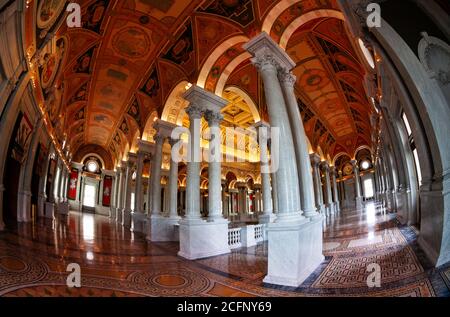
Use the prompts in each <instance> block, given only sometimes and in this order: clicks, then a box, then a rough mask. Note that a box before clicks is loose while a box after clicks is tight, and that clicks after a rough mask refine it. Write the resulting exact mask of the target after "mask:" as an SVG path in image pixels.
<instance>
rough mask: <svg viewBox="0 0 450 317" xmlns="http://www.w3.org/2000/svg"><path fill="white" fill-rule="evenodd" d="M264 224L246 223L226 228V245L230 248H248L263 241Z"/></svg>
mask: <svg viewBox="0 0 450 317" xmlns="http://www.w3.org/2000/svg"><path fill="white" fill-rule="evenodd" d="M264 231H265V225H263V224H259V225H248V226H244V227H239V228H230V229H228V245H229V246H230V248H231V249H237V248H240V247H244V248H248V247H252V246H255V245H257V244H258V243H261V242H264V240H265V234H264Z"/></svg>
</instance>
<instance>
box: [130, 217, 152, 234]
mask: <svg viewBox="0 0 450 317" xmlns="http://www.w3.org/2000/svg"><path fill="white" fill-rule="evenodd" d="M147 222H148V219H147V215H145V214H144V213H141V212H132V213H131V231H133V232H140V233H146V231H147Z"/></svg>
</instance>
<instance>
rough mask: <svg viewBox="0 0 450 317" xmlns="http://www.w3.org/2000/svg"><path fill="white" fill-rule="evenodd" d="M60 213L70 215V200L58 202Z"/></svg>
mask: <svg viewBox="0 0 450 317" xmlns="http://www.w3.org/2000/svg"><path fill="white" fill-rule="evenodd" d="M58 213H59V214H61V215H68V214H69V203H68V202H62V203H59V204H58Z"/></svg>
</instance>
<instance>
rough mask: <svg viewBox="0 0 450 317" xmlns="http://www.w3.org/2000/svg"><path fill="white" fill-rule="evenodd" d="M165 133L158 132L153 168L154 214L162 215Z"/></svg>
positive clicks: (155, 138)
mask: <svg viewBox="0 0 450 317" xmlns="http://www.w3.org/2000/svg"><path fill="white" fill-rule="evenodd" d="M165 139H166V138H165V137H164V136H163V135H160V134H157V135H155V136H154V140H155V155H154V157H153V166H152V167H153V168H152V208H151V214H152V216H161V212H162V210H161V163H162V150H163V145H164V141H165Z"/></svg>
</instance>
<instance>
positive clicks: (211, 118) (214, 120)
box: [205, 110, 223, 127]
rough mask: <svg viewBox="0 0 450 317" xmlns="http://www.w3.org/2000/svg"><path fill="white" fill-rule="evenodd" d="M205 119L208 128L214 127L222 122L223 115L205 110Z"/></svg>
mask: <svg viewBox="0 0 450 317" xmlns="http://www.w3.org/2000/svg"><path fill="white" fill-rule="evenodd" d="M205 119H206V121H208V125H209V126H210V127H215V126H218V125H219V124H220V122H222V120H223V115H222V114H221V113H220V112H215V111H211V110H207V111H206V112H205Z"/></svg>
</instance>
